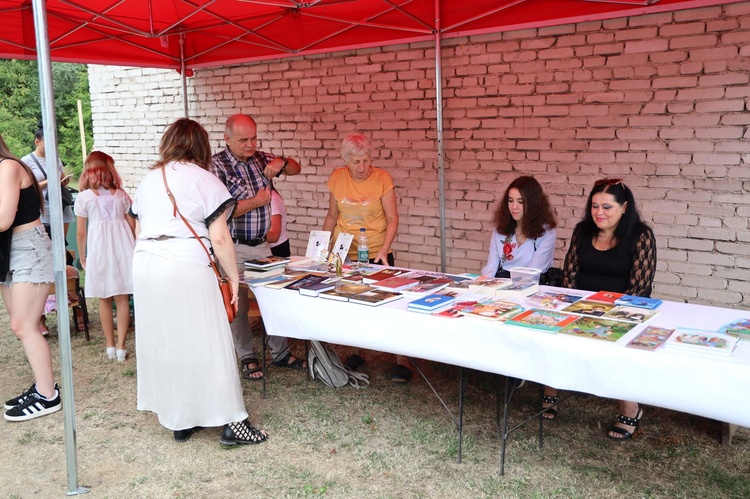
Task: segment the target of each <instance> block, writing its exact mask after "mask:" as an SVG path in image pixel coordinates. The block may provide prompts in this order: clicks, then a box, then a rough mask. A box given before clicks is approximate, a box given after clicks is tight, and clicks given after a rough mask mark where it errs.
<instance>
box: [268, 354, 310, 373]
mask: <svg viewBox="0 0 750 499" xmlns="http://www.w3.org/2000/svg"><path fill="white" fill-rule="evenodd" d="M291 358H292V354H291V353H287V354H286V355H284V357H282V358H281V359H278V360H275V361H273V362H271V365H272V366H278V367H287V368H289V369H299V370H304V369H306V368H307V362H305V361H304V360H302V359H300V358H299V357H297V358H296V359H294V361H292V362H289V359H291Z"/></svg>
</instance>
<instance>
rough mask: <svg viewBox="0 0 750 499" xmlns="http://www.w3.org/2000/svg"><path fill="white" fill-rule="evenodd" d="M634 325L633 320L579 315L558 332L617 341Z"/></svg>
mask: <svg viewBox="0 0 750 499" xmlns="http://www.w3.org/2000/svg"><path fill="white" fill-rule="evenodd" d="M636 326H637V324H636V323H635V322H624V321H613V320H610V319H601V318H599V317H579V318H578V320H577V321H575V322H574V323H572V324H569V325H567V326H565V327H564V328H562V329H560V330H559V331H558V333H560V334H570V335H573V336H579V337H582V338H593V339H595V340H606V341H617V340H619V339H620V338H622V337H623V336H625V334H626V333H627V332H628V331H630V330H631V329H633V328H634V327H636Z"/></svg>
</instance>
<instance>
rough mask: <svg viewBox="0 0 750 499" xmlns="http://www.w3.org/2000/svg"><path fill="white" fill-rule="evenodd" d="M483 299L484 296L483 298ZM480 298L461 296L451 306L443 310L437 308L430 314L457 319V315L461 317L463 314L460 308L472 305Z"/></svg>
mask: <svg viewBox="0 0 750 499" xmlns="http://www.w3.org/2000/svg"><path fill="white" fill-rule="evenodd" d="M483 299H484V298H483ZM480 301H481V300H479V299H465V298H462V299H461V300H459V301H457V302H456V304H455V305H453V306H452V307H449V308H446V309H445V310H439V311H435V312H433V313H432V315H434V316H436V317H446V318H449V319H458V318H459V317H463V314H462V313H461V310H462V309H464V308H467V307H471V306H473V305H476V304H477V303H479V302H480Z"/></svg>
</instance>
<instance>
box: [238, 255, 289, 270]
mask: <svg viewBox="0 0 750 499" xmlns="http://www.w3.org/2000/svg"><path fill="white" fill-rule="evenodd" d="M291 261H292V260H291V258H285V257H283V256H267V257H265V258H256V259H254V260H245V261H244V264H245V267H247V268H248V269H267V268H269V267H278V266H284V265H286V264H287V263H290V262H291Z"/></svg>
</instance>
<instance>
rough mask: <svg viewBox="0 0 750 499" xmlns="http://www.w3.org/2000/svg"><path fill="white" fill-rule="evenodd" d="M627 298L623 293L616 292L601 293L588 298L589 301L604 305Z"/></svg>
mask: <svg viewBox="0 0 750 499" xmlns="http://www.w3.org/2000/svg"><path fill="white" fill-rule="evenodd" d="M623 296H625V295H624V294H622V293H615V292H614V291H599V292H598V293H594V294H593V295H589V296H588V297H586V299H587V300H589V301H600V302H602V303H614V302H615V300H617V299H619V298H622V297H623Z"/></svg>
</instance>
